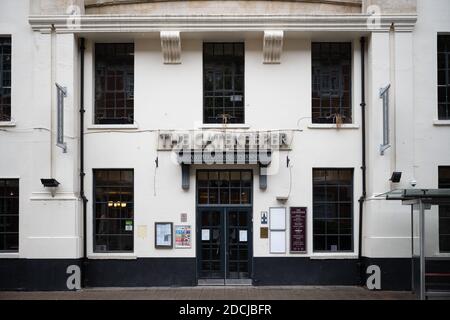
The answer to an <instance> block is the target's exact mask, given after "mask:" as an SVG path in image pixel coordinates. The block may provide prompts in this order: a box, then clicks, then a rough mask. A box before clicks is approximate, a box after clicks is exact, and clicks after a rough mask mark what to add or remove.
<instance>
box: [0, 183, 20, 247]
mask: <svg viewBox="0 0 450 320" xmlns="http://www.w3.org/2000/svg"><path fill="white" fill-rule="evenodd" d="M6 181H14V182H16V183H17V186H16V188H17V195H15V196H14V197H12V196H9V197H6V196H5V197H3V196H1V195H2V193H3V192H4V191H3V190H2V188H3V187H4V188H6V184H5V183H6ZM0 191H2V192H0V205H1V204H2V202H3V201H2V200H11V199H15V200H16V201H17V203H16V207H17V214H11V213H2V212H1V211H0V219H2V218H3V217H5V216H17V231H14V232H6V231H4V232H3V231H0V237H4V236H5V235H6V234H11V233H13V234H17V249H16V250H8V249H3V248H0V254H8V253H19V250H20V179H18V178H0ZM0 210H1V207H0Z"/></svg>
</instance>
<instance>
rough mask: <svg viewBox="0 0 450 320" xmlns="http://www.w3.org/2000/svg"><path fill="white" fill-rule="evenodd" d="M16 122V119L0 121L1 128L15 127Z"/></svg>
mask: <svg viewBox="0 0 450 320" xmlns="http://www.w3.org/2000/svg"><path fill="white" fill-rule="evenodd" d="M15 126H16V122H15V121H0V128H1V127H6V128H7V127H15Z"/></svg>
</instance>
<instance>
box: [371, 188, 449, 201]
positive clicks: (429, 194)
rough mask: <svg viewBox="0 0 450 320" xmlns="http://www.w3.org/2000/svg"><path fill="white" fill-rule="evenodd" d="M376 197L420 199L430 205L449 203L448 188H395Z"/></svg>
mask: <svg viewBox="0 0 450 320" xmlns="http://www.w3.org/2000/svg"><path fill="white" fill-rule="evenodd" d="M377 197H380V198H381V197H383V198H385V199H386V200H422V202H423V203H428V204H432V205H439V204H450V189H396V190H392V191H389V192H387V193H383V194H380V195H378V196H377Z"/></svg>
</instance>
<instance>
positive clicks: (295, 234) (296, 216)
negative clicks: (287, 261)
mask: <svg viewBox="0 0 450 320" xmlns="http://www.w3.org/2000/svg"><path fill="white" fill-rule="evenodd" d="M306 213H307V208H304V207H291V252H293V253H306V251H307V250H306Z"/></svg>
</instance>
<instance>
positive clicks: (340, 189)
mask: <svg viewBox="0 0 450 320" xmlns="http://www.w3.org/2000/svg"><path fill="white" fill-rule="evenodd" d="M352 190H353V169H313V219H314V222H313V234H314V237H313V239H314V244H313V247H314V250H315V251H351V250H352V248H353V245H352V234H353V192H352ZM316 241H317V242H318V243H317V244H316V243H315V242H316Z"/></svg>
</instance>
